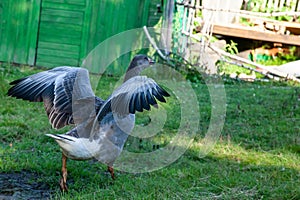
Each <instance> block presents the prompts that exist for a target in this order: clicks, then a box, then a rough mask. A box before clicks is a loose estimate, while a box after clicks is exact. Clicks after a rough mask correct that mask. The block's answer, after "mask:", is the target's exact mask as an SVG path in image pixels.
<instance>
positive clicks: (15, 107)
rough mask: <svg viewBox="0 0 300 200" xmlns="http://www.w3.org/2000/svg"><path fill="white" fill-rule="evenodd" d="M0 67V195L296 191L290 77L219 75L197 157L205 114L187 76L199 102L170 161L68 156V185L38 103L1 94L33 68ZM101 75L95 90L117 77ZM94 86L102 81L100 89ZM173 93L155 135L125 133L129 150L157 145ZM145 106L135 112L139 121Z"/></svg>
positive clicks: (204, 98) (299, 176)
mask: <svg viewBox="0 0 300 200" xmlns="http://www.w3.org/2000/svg"><path fill="white" fill-rule="evenodd" d="M39 70H40V69H35V68H29V67H14V66H7V65H2V66H1V67H0V102H1V107H0V140H1V143H0V199H1V198H4V197H11V196H14V197H16V198H18V197H19V198H24V199H42V198H44V199H47V198H51V199H300V107H299V106H300V105H299V104H300V88H299V85H298V86H295V85H293V84H292V83H291V84H287V83H275V82H270V83H245V82H238V81H226V84H225V90H226V102H227V112H226V120H225V125H224V128H223V131H222V134H221V137H220V138H219V140H218V142H217V144H216V146H215V148H214V149H213V150H212V151H211V152H210V153H209V154H208V155H207V156H206V157H204V158H199V157H198V154H199V152H198V148H199V143H200V141H201V137H202V136H204V135H205V133H206V131H207V127H208V125H209V119H210V111H211V106H210V100H209V94H208V91H207V87H206V86H205V85H204V84H201V83H193V84H192V85H193V88H194V90H195V92H196V94H197V98H198V100H199V107H200V122H199V123H200V131H199V133H198V134H197V136H196V137H195V140H194V141H193V144H192V145H191V147H190V148H189V149H188V150H187V151H186V152H185V154H184V155H182V156H181V157H180V158H179V159H178V160H177V161H175V162H174V163H172V164H171V165H169V166H167V167H165V168H163V169H160V170H157V171H153V172H149V173H142V174H132V173H126V172H120V171H117V172H116V177H117V178H116V180H111V178H110V176H109V174H108V173H107V172H106V166H105V165H103V164H100V163H97V162H94V161H72V160H69V161H68V171H69V177H68V178H69V190H70V191H69V193H66V194H62V193H61V192H60V190H59V185H58V180H59V178H60V169H61V152H60V149H59V146H58V145H57V144H56V142H55V141H54V140H53V139H51V138H48V137H46V136H45V135H44V134H46V133H63V132H65V131H66V130H68V128H64V129H63V130H54V129H51V126H50V125H49V122H48V119H47V116H46V114H45V112H44V110H43V105H42V104H41V103H29V102H26V101H22V100H17V99H14V98H11V97H7V96H6V92H7V89H8V88H9V82H10V81H12V80H15V79H17V78H21V77H23V76H25V75H29V74H32V73H35V72H37V71H39ZM117 80H118V79H117V78H116V77H103V79H102V82H101V84H100V85H99V91H100V94H99V95H101V97H107V96H108V95H109V94H110V92H111V91H112V89H113V87H114V84H113V82H115V81H117ZM101 88H109V90H104V89H102V90H101ZM177 105H178V104H177V103H176V99H175V98H174V97H172V98H170V99H169V100H168V104H167V105H166V106H165V108H166V110H167V112H168V121H167V123H166V124H165V127H164V129H163V132H161V133H159V135H157V136H155V137H153V138H149V139H144V140H139V139H135V138H129V140H128V142H127V144H126V148H127V149H129V150H132V151H136V152H147V151H151V150H152V147H153V145H156V146H157V145H160V148H163V146H164V145H166V144H167V143H168V142H169V141H170V138H172V134H174V133H175V132H176V128H178V123H179V121H178V117H177V116H180V109H178V108H177V107H176V106H177ZM146 115H147V113H146V114H139V115H138V116H137V118H138V119H137V123H140V124H141V123H144V121H145V120H146V119H147V117H146Z"/></svg>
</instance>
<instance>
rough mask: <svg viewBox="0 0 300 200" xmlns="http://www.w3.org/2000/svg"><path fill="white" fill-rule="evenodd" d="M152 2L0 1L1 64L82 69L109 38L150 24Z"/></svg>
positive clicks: (107, 0)
mask: <svg viewBox="0 0 300 200" xmlns="http://www.w3.org/2000/svg"><path fill="white" fill-rule="evenodd" d="M153 2H158V1H157V0H156V1H152V2H151V0H0V20H1V25H0V49H1V50H0V61H3V62H14V63H20V64H29V65H37V66H44V67H54V66H60V65H71V66H80V64H81V62H82V60H83V59H84V58H85V57H86V55H87V54H88V53H89V52H90V51H91V50H92V49H93V48H94V47H95V46H96V45H97V44H99V43H100V42H102V41H104V40H105V39H106V38H108V37H110V36H112V35H115V34H117V33H120V32H122V31H125V30H129V29H133V28H140V27H142V26H143V25H147V23H148V19H149V14H151V10H153V9H156V4H154V3H153ZM126 60H128V59H126Z"/></svg>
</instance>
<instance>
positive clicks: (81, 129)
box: [8, 55, 170, 191]
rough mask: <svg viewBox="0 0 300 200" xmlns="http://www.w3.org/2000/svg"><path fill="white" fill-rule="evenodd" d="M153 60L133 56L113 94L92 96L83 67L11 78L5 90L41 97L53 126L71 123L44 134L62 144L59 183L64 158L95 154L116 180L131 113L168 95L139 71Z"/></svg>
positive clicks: (64, 183) (63, 181) (64, 181)
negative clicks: (116, 166)
mask: <svg viewBox="0 0 300 200" xmlns="http://www.w3.org/2000/svg"><path fill="white" fill-rule="evenodd" d="M152 64H153V61H152V60H151V59H150V58H149V57H147V56H146V55H136V56H135V57H134V58H133V60H132V61H131V62H130V65H129V67H128V69H127V71H126V74H125V78H124V82H123V84H122V85H121V86H119V87H118V88H117V89H116V90H115V91H114V92H113V93H112V94H111V96H110V97H109V98H108V99H106V100H102V99H101V98H99V97H97V96H95V94H94V93H93V90H92V87H91V85H90V80H89V73H88V71H87V70H86V69H84V68H76V67H68V66H62V67H56V68H53V69H51V70H48V71H43V72H39V73H37V74H34V75H31V76H28V77H25V78H21V79H18V80H15V81H13V82H11V83H10V84H11V85H13V86H12V87H11V88H10V89H9V90H8V95H9V96H12V97H16V98H21V99H23V100H28V101H32V102H44V108H45V110H46V113H47V115H48V118H49V121H50V123H51V125H52V127H53V128H55V129H59V128H62V127H64V126H66V125H70V124H75V127H74V128H73V129H71V130H70V131H68V132H67V133H65V134H46V135H47V136H49V137H51V138H54V139H55V140H56V142H57V143H58V144H59V146H60V148H61V149H62V177H61V179H60V182H59V183H60V188H61V190H62V191H68V187H67V166H66V164H67V158H70V159H74V160H88V159H93V158H95V159H97V160H99V161H100V162H102V163H104V164H106V165H107V166H108V171H109V172H110V174H111V177H112V178H113V179H114V178H115V176H114V170H113V163H114V161H115V160H116V158H117V157H118V156H119V155H120V153H121V152H122V149H123V146H124V143H125V142H126V140H127V137H128V135H129V134H130V132H131V131H132V129H133V128H134V123H135V112H136V111H139V112H142V111H143V109H146V110H150V105H152V106H154V107H157V101H156V99H157V100H159V101H161V102H166V101H165V98H164V97H168V96H170V95H169V94H168V93H167V92H166V91H165V90H164V89H163V88H161V87H160V86H159V85H158V84H157V83H156V82H155V81H154V80H153V79H151V78H148V77H146V76H140V72H141V71H142V70H143V69H145V68H147V67H149V66H150V65H152Z"/></svg>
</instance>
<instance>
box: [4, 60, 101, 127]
mask: <svg viewBox="0 0 300 200" xmlns="http://www.w3.org/2000/svg"><path fill="white" fill-rule="evenodd" d="M10 84H11V85H13V86H12V87H11V88H10V89H9V90H8V95H9V96H13V97H16V98H21V99H24V100H28V101H33V102H44V107H45V110H46V112H47V115H48V118H49V121H50V123H51V124H52V127H53V128H57V129H59V128H62V127H64V126H66V125H69V124H74V123H75V124H79V123H81V122H84V121H85V120H86V119H87V118H88V117H89V116H90V114H91V111H94V112H95V106H97V105H99V106H100V104H102V100H101V99H100V98H98V97H95V95H94V93H93V91H92V88H91V85H90V80H89V74H88V71H87V70H86V69H84V68H75V67H66V66H64V67H57V68H54V69H52V70H48V71H44V72H40V73H37V74H34V75H31V76H28V77H25V78H22V79H19V80H16V81H13V82H11V83H10ZM95 101H96V103H95ZM74 107H75V109H74ZM77 108H78V109H77ZM98 109H99V108H98ZM74 110H76V112H77V114H76V116H75V115H74ZM82 111H86V114H85V112H82ZM79 114H80V115H79Z"/></svg>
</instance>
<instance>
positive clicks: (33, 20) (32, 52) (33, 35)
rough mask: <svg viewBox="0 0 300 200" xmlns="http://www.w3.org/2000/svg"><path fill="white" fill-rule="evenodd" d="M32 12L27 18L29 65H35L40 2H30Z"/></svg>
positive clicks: (34, 0) (35, 0)
mask: <svg viewBox="0 0 300 200" xmlns="http://www.w3.org/2000/svg"><path fill="white" fill-rule="evenodd" d="M31 3H32V11H33V12H31V14H30V18H29V26H28V27H29V30H30V31H29V34H28V35H29V36H28V38H29V47H28V61H27V63H28V64H29V65H35V60H36V53H37V52H36V51H37V42H38V41H37V40H38V29H39V22H40V14H41V13H40V10H41V0H31Z"/></svg>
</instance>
